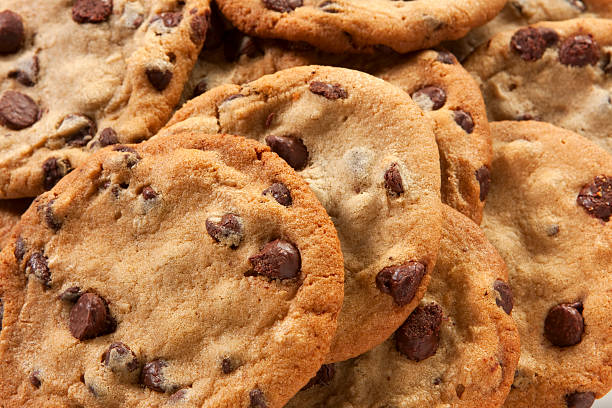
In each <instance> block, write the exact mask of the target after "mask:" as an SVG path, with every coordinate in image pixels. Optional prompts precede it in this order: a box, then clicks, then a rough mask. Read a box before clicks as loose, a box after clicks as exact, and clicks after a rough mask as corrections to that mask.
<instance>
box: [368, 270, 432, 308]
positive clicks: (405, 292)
mask: <svg viewBox="0 0 612 408" xmlns="http://www.w3.org/2000/svg"><path fill="white" fill-rule="evenodd" d="M426 273H427V268H426V266H425V265H423V264H422V263H420V262H415V261H410V262H408V263H406V264H403V265H395V266H388V267H386V268H384V269H383V270H381V271H380V272H378V274H377V275H376V287H377V288H378V290H380V291H381V292H383V293H386V294H388V295H391V297H393V300H394V302H395V303H396V304H397V305H398V306H405V305H407V304H408V303H410V302H411V301H412V299H414V296H415V295H416V293H417V290H418V289H419V286H420V285H421V281H422V280H423V277H424V276H425V274H426Z"/></svg>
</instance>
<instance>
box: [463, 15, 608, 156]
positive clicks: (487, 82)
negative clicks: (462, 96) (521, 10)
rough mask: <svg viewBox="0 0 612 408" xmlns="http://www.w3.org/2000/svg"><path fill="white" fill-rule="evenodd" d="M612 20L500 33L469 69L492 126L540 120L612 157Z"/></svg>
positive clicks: (469, 63)
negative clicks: (606, 152) (507, 122)
mask: <svg viewBox="0 0 612 408" xmlns="http://www.w3.org/2000/svg"><path fill="white" fill-rule="evenodd" d="M611 58H612V20H606V19H575V20H568V21H563V22H557V23H540V24H536V25H534V26H530V27H523V28H520V29H518V30H512V31H507V32H503V33H500V34H498V35H496V36H495V37H493V38H492V39H491V41H490V42H489V43H488V44H487V45H485V46H483V47H482V48H480V49H478V50H477V51H476V52H475V53H474V54H473V55H472V56H471V57H470V58H469V59H468V60H467V62H466V68H467V69H468V70H469V71H470V72H471V73H472V74H473V75H474V76H475V77H476V79H477V80H478V81H479V84H480V87H481V89H482V93H483V95H484V99H485V103H486V106H487V113H488V116H489V120H492V121H499V120H526V119H534V120H539V121H544V122H549V123H552V124H554V125H556V126H560V127H563V128H566V129H569V130H572V131H574V132H576V133H579V134H581V135H583V136H585V137H587V138H588V139H590V140H592V141H593V142H595V143H597V144H598V145H600V146H601V147H603V148H604V149H606V150H607V151H608V152H612V126H611V124H612V121H611V119H610V118H611V117H612V99H611V94H612V60H611Z"/></svg>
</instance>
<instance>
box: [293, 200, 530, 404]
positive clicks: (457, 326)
mask: <svg viewBox="0 0 612 408" xmlns="http://www.w3.org/2000/svg"><path fill="white" fill-rule="evenodd" d="M443 213H444V228H443V233H442V242H441V245H440V253H439V255H438V261H437V263H436V268H435V270H434V272H433V274H432V278H431V283H430V284H429V288H428V290H427V294H426V295H425V298H424V299H423V300H422V301H421V305H420V306H419V307H418V308H417V309H416V310H415V311H414V312H413V313H412V314H411V315H410V317H409V318H408V319H407V320H406V322H405V323H404V324H403V325H402V326H401V327H400V328H399V329H398V330H397V332H396V333H395V334H394V336H392V337H391V338H390V339H389V340H387V341H386V342H384V343H383V344H382V345H380V346H378V347H376V348H375V349H374V350H372V351H369V352H368V353H366V354H364V355H362V356H359V357H357V358H355V359H352V360H349V361H345V362H341V363H336V364H335V365H328V366H323V368H322V369H321V370H320V371H319V372H318V374H317V376H316V377H315V378H313V379H312V380H311V381H310V383H309V385H308V386H307V387H306V388H305V389H303V390H302V391H301V392H300V393H298V394H297V396H295V397H294V398H292V400H291V401H290V402H289V404H288V405H287V408H307V407H321V408H324V407H329V408H335V407H346V408H375V407H376V408H377V407H404V408H421V407H461V408H468V407H470V408H479V407H482V408H495V407H499V406H501V404H502V403H503V401H504V399H505V398H506V396H507V395H508V392H509V391H510V385H511V384H512V379H513V377H514V371H515V368H516V365H517V362H518V359H519V355H520V351H519V349H520V344H519V343H520V341H519V335H518V331H517V328H516V324H515V323H514V321H513V319H512V317H511V316H510V313H512V307H513V300H512V291H511V289H510V287H509V286H508V284H507V283H506V282H507V271H506V266H505V264H504V262H503V261H502V259H501V258H500V256H499V254H498V253H497V251H496V250H495V249H494V248H493V246H492V245H491V244H490V243H489V241H487V239H486V238H485V236H484V234H483V232H482V231H481V230H480V228H478V226H477V225H476V224H474V223H473V222H472V221H470V220H469V219H468V218H466V217H465V216H463V215H461V214H460V213H458V212H457V211H455V210H453V209H451V208H450V207H445V209H444V210H443Z"/></svg>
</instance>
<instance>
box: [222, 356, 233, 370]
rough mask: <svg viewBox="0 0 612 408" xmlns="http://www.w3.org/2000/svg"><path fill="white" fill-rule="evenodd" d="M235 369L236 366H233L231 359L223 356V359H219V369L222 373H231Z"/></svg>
mask: <svg viewBox="0 0 612 408" xmlns="http://www.w3.org/2000/svg"><path fill="white" fill-rule="evenodd" d="M235 370H236V367H235V366H234V363H233V362H232V359H231V358H229V357H223V360H221V371H222V372H223V374H231V373H233V372H234V371H235Z"/></svg>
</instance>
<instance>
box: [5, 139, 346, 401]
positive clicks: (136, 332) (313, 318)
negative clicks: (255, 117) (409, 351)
mask: <svg viewBox="0 0 612 408" xmlns="http://www.w3.org/2000/svg"><path fill="white" fill-rule="evenodd" d="M0 258H1V263H0V298H1V299H2V302H3V305H4V321H3V327H2V333H1V337H0V339H1V341H0V399H1V400H2V402H3V403H2V405H3V406H4V407H40V406H62V407H66V406H82V407H159V406H162V405H163V406H174V405H176V406H189V407H196V406H197V407H245V408H246V407H251V408H253V407H257V408H260V407H268V408H273V407H275V408H279V407H282V406H283V405H284V404H285V403H286V402H287V401H288V400H289V398H290V397H292V396H293V394H295V393H296V392H297V391H298V390H299V389H300V388H301V387H302V386H303V385H305V384H306V383H307V382H308V380H309V378H310V377H311V376H313V375H314V374H315V373H316V371H317V369H318V367H319V366H320V365H321V364H322V363H323V359H324V357H325V355H326V354H327V352H328V350H329V345H330V341H331V339H332V336H333V334H334V331H335V327H336V319H337V316H338V313H339V311H340V307H341V304H342V294H343V269H342V253H341V249H340V244H339V242H338V237H337V234H336V232H335V230H334V226H333V224H332V222H331V221H330V219H329V217H328V215H327V214H326V212H325V210H324V209H323V207H321V205H320V203H319V202H318V200H317V199H316V197H315V195H314V194H313V193H312V192H311V191H310V189H309V188H308V186H307V185H306V183H305V182H304V181H303V179H302V178H300V177H299V176H297V175H296V174H295V172H294V171H293V170H292V169H291V168H290V167H289V166H287V164H286V163H285V162H284V161H282V160H280V159H279V158H278V156H277V155H276V154H273V153H271V152H270V150H269V148H268V147H266V146H264V145H261V144H259V143H257V142H255V141H252V140H246V139H244V138H239V137H235V136H218V135H215V136H206V135H204V134H203V133H202V132H201V131H192V132H177V133H174V134H169V135H166V136H165V137H159V136H158V137H156V138H155V140H151V141H148V142H145V143H142V144H139V145H116V146H114V147H107V148H105V149H103V150H101V151H100V152H98V153H96V154H94V155H92V156H91V157H90V159H89V160H88V161H87V163H86V164H84V165H83V166H81V167H80V168H78V169H77V170H75V171H74V172H72V173H70V174H69V175H67V176H66V177H65V178H64V179H62V180H61V181H60V182H59V183H58V184H57V185H56V186H55V187H54V188H53V189H52V190H51V191H49V192H46V193H44V194H42V195H41V196H39V197H38V198H37V199H36V200H35V201H34V203H33V204H32V206H31V207H30V209H29V210H28V211H27V212H26V213H25V214H24V216H23V217H22V220H21V223H20V224H19V225H18V226H17V228H16V229H15V230H14V239H13V240H12V241H11V243H10V244H9V245H7V246H5V248H4V251H3V252H2V253H1V254H0Z"/></svg>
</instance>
